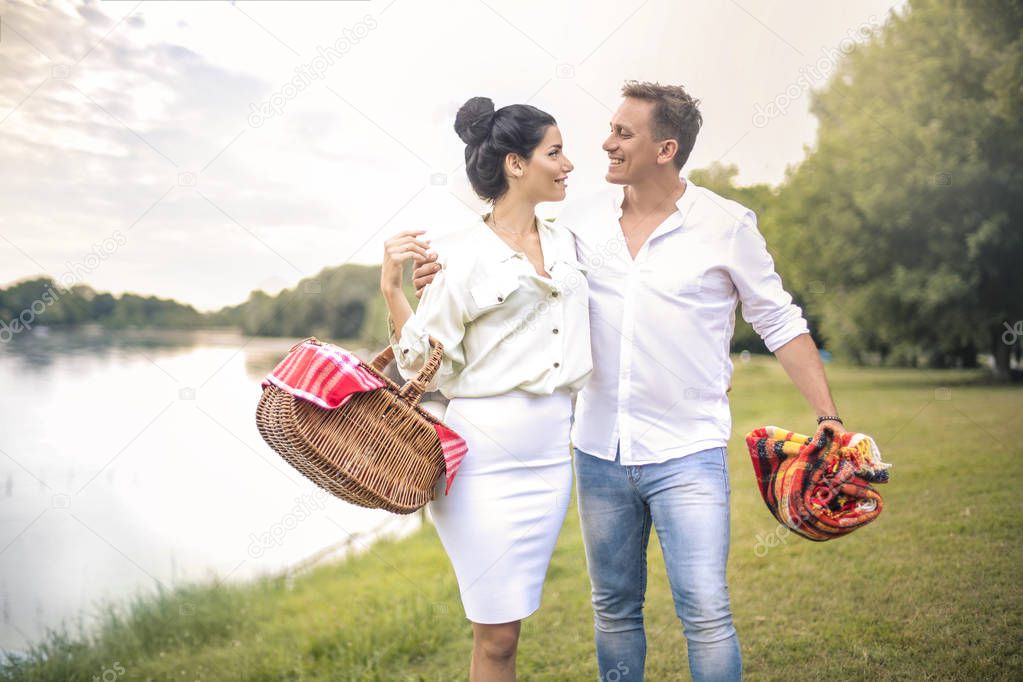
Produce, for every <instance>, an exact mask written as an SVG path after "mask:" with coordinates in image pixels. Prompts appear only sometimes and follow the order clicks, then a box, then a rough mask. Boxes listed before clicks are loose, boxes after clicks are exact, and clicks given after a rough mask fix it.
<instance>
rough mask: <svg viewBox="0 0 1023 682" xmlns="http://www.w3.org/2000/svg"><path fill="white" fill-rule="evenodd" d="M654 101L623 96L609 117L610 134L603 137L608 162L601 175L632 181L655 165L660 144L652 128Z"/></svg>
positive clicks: (612, 180) (618, 182) (619, 182)
mask: <svg viewBox="0 0 1023 682" xmlns="http://www.w3.org/2000/svg"><path fill="white" fill-rule="evenodd" d="M653 113H654V103H653V102H648V101H646V100H642V99H635V98H633V97H626V98H625V99H624V100H623V101H622V105H621V106H620V107H618V111H616V112H615V113H614V116H612V117H611V134H610V135H608V137H607V139H606V140H604V144H603V145H602V146H603V149H604V151H605V152H607V156H608V159H609V164H608V167H607V175H605V176H604V179H605V180H607V181H608V182H610V183H613V184H616V185H634V184H637V182H638V181H640V180H642V179H643V177H644V176H646V175H648V174H649V173H651V172H652V171H654V170H656V169H657V152H658V149H659V148H660V145H659V144H658V142H657V141H656V140H654V136H653V132H652V130H651V121H652V120H653Z"/></svg>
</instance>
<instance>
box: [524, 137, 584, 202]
mask: <svg viewBox="0 0 1023 682" xmlns="http://www.w3.org/2000/svg"><path fill="white" fill-rule="evenodd" d="M573 168H575V166H573V165H572V162H571V161H569V160H568V157H567V156H565V151H564V149H563V148H562V142H561V131H560V130H558V126H547V130H546V131H545V132H544V136H543V139H542V140H540V144H539V145H537V146H536V149H534V150H533V155H532V156H531V157H530V158H529V160H527V161H525V162H524V163H523V164H522V166H521V171H522V175H521V176H519V177H517V178H515V180H516V182H515V184H516V185H517V186H518V188H519V189H521V190H522V191H523V192H524V193H525V194H526V196H528V197H530V199H532V200H534V201H536V202H537V203H539V202H541V201H561V200H562V199H564V198H565V187H566V180H567V178H568V174H569V173H571V172H572V169H573Z"/></svg>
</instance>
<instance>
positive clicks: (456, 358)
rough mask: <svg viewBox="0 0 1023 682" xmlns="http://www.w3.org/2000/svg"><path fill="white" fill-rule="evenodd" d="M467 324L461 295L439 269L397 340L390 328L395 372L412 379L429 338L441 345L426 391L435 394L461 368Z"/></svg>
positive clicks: (420, 365) (423, 358)
mask: <svg viewBox="0 0 1023 682" xmlns="http://www.w3.org/2000/svg"><path fill="white" fill-rule="evenodd" d="M468 321H469V320H468V318H467V311H466V305H465V299H464V294H463V292H462V291H460V290H459V288H458V287H457V286H455V285H454V284H453V282H452V278H451V276H450V274H449V273H448V272H447V268H443V269H441V270H440V272H438V273H437V275H436V276H435V277H434V278H433V281H432V282H431V283H430V284H429V285H428V286H427V287H426V289H425V290H424V291H423V296H422V298H421V299H420V301H419V306H418V307H417V308H416V311H415V313H414V314H413V315H412V317H410V318H409V319H408V321H406V322H405V324H404V326H403V327H402V328H401V334H400V335H399V336H398V337H397V338H395V335H394V328H393V326H391V329H390V340H391V348H392V349H393V350H394V360H395V363H396V364H397V366H398V372H399V373H400V374H401V375H402V376H403V377H404V378H405V379H412V378H413V377H415V376H416V374H418V373H419V370H421V369H422V368H423V365H424V364H425V363H426V359H427V357H429V355H430V338H429V337H431V336H432V337H433V338H435V339H437V340H438V341H440V342H441V343H442V344H444V355H443V357H442V358H441V364H440V368H439V369H438V370H437V374H436V375H434V378H433V380H432V381H431V382H430V385H429V386H428V387H427V390H428V391H434V390H437V387H438V385H440V384H443V383H444V382H445V380H447V379H448V378H450V377H452V376H454V375H455V374H457V373H458V372H460V371H461V370H462V368H463V367H464V366H465V351H464V348H463V346H462V339H463V338H464V336H465V325H466V323H467V322H468ZM388 323H390V320H388ZM389 326H390V324H389Z"/></svg>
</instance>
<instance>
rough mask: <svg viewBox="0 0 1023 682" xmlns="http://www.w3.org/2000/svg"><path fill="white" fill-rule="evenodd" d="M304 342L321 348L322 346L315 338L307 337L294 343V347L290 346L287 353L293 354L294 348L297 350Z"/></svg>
mask: <svg viewBox="0 0 1023 682" xmlns="http://www.w3.org/2000/svg"><path fill="white" fill-rule="evenodd" d="M306 341H309V342H311V343H315V344H316V345H317V346H322V345H323V342H322V341H320V340H319V339H318V338H316V337H315V336H307V337H306V338H304V339H302V340H301V341H299V342H298V343H296V344H295V345H294V346H292V347H291V350H289V351H288V352H289V353H294V352H295V349H296V348H298V347H299V346H301V345H302V344H303V343H305V342H306Z"/></svg>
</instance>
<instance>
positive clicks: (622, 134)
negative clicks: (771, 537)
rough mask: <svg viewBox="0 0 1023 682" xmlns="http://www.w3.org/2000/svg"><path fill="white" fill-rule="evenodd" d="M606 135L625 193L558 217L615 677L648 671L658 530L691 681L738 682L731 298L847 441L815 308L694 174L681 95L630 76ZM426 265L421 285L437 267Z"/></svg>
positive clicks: (582, 472)
mask: <svg viewBox="0 0 1023 682" xmlns="http://www.w3.org/2000/svg"><path fill="white" fill-rule="evenodd" d="M622 94H623V95H624V100H623V102H622V104H621V106H620V107H619V108H618V110H617V111H616V112H615V114H614V116H613V118H612V119H611V130H610V134H609V136H608V138H607V139H606V140H605V141H604V144H603V149H604V151H605V152H607V155H608V158H609V165H608V168H607V175H606V180H607V181H608V182H609V183H611V185H612V188H610V189H609V190H608V191H606V192H603V193H601V194H600V195H598V196H595V197H587V198H585V199H582V200H575V201H573V202H571V203H570V204H569V205H568V206H566V207H565V210H564V211H563V212H562V215H561V216H559V218H558V223H559V224H563V225H565V226H566V227H567V228H568V229H569V230H571V231H572V232H573V233H574V234H575V237H576V251H577V255H578V256H579V259H580V261H582V262H583V263H584V264H585V265H587V266H588V267H589V269H590V271H589V274H588V276H587V279H588V282H589V288H590V333H591V337H592V348H593V365H594V370H593V375H592V377H591V379H590V381H589V383H588V384H587V385H586V386H585V388H583V390H582V391H581V392H580V394H579V396H578V401H577V404H576V413H575V422H574V424H573V428H572V442H573V445H574V447H575V450H576V457H575V469H576V485H577V486H578V487H577V492H578V500H579V515H580V520H581V524H582V531H583V540H584V543H585V547H586V559H587V566H588V569H589V573H590V580H591V583H592V602H593V611H594V631H595V639H596V648H597V662H598V667H599V669H600V675H601V678H600V679H602V680H606V679H612V678H613V677H616V678H618V679H623V680H624V679H627V680H630V681H637V680H642V679H643V669H644V663H645V658H646V636H645V633H644V628H643V601H644V598H645V594H646V578H647V567H646V555H647V544H648V541H649V538H650V529H651V527H653V528H655V529H656V530H657V537H658V540H659V541H660V543H661V549H662V553H663V555H664V559H665V565H666V568H667V574H668V580H669V583H670V585H671V591H672V596H673V599H674V602H675V610H676V613H677V614H678V617H679V619H680V620H681V622H682V624H683V629H684V634H685V637H686V640H687V642H688V649H689V669H690V673H691V675H692V678H693V679H694V680H696V681H703V680H738V679H741V677H742V661H741V655H740V651H739V642H738V637H737V634H736V631H735V626H734V625H733V623H732V613H731V606H730V603H729V598H728V586H727V581H726V575H725V569H726V563H727V560H728V549H729V538H730V535H729V531H730V528H729V524H730V516H729V500H730V495H731V489H730V486H729V479H728V466H727V458H726V446H727V443H728V438H729V435H730V433H731V414H730V412H729V406H728V398H727V392H728V391H729V390H730V379H731V374H732V363H731V360H730V359H729V354H728V351H729V344H730V341H731V338H732V333H733V330H734V326H735V307H736V304H737V303H738V302H739V301H741V302H742V313H743V317H744V318H745V319H746V320H747V321H748V322H750V324H752V325H753V328H754V329H755V330H756V332H757V333H758V334H759V335H760V336H761V338H763V340H764V342H765V344H766V346H767V348H768V349H769V350H770V351H771V352H773V353H774V354H775V356H776V357H777V358H778V360H779V361H780V362H781V364H782V366H783V367H784V368H785V371H786V372H787V373H788V375H789V377H790V378H791V379H792V381H793V383H794V384H795V386H796V387H797V388H798V389H799V391H800V392H801V393H802V394H803V395H804V397H805V398H806V399H807V401H808V402H809V403H810V405H811V406H812V407H813V409H814V410H815V411H816V412H817V414H818V417H819V418H818V423H819V424H820V425H821V426H823V425H828V426H830V427H832V428H834V429H835V431H836V432H838V433H841V432H842V431H843V430H844V429H843V428H842V426H841V421H840V420H839V419H838V417H837V411H836V408H835V404H834V402H833V401H832V398H831V392H830V389H829V388H828V384H827V380H826V378H825V375H824V368H823V365H822V364H821V361H820V356H819V353H818V352H817V347H816V345H815V344H814V342H813V340H812V338H811V337H810V336H809V332H808V329H807V325H806V320H805V319H804V317H803V314H802V310H801V309H800V308H799V307H798V306H796V305H794V304H793V302H792V297H791V296H790V295H789V294H788V293H786V291H785V290H784V288H783V287H782V282H781V278H780V277H779V276H778V274H777V273H776V272H775V269H774V261H773V259H772V258H771V256H770V254H769V253H768V251H767V248H766V243H765V241H764V239H763V237H762V236H761V234H760V232H759V231H758V229H757V223H756V216H755V215H754V213H753V212H752V211H750V210H749V209H747V208H745V207H744V206H742V205H740V204H738V203H736V202H734V201H730V200H727V199H724V198H723V197H721V196H719V195H717V194H715V193H713V192H711V191H709V190H707V189H704V188H701V187H697V186H696V185H694V184H693V183H692V182H690V181H688V180H685V179H683V178H682V177H680V171H681V169H682V167H683V166H684V165H685V163H686V161H687V160H688V158H689V154H690V152H691V151H692V149H693V145H694V144H695V142H696V136H697V133H698V132H699V129H700V125H701V124H702V117H701V116H700V112H699V110H698V108H697V105H698V102H697V101H696V100H694V99H693V98H692V97H690V96H689V95H688V94H687V93H686V92H685V90H684V89H683V88H681V87H678V86H664V85H660V84H656V83H639V82H635V81H629V82H627V83H626V84H625V86H624V87H623V89H622ZM433 260H435V256H433V257H432V258H430V259H429V260H427V261H425V262H422V263H420V265H419V266H418V267H417V269H416V272H415V282H416V286H417V289H421V288H422V287H423V286H425V285H426V284H427V283H428V282H429V280H430V279H432V275H433V273H435V272H436V270H437V269H439V266H437V265H436V264H435V263H434V262H433Z"/></svg>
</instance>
